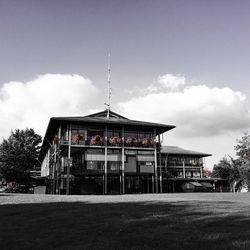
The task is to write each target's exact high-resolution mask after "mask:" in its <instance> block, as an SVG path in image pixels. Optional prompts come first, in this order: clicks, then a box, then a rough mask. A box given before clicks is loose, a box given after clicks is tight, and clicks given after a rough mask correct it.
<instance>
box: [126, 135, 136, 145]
mask: <svg viewBox="0 0 250 250" xmlns="http://www.w3.org/2000/svg"><path fill="white" fill-rule="evenodd" d="M136 143H137V139H136V138H135V137H133V136H129V137H128V138H127V140H126V146H129V147H132V146H136Z"/></svg>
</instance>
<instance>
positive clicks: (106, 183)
mask: <svg viewBox="0 0 250 250" xmlns="http://www.w3.org/2000/svg"><path fill="white" fill-rule="evenodd" d="M107 142H108V133H107V126H105V132H104V146H105V152H104V157H105V158H104V194H107V192H108V176H107V173H108V161H107V156H108V144H107Z"/></svg>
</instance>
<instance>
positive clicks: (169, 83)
mask: <svg viewBox="0 0 250 250" xmlns="http://www.w3.org/2000/svg"><path fill="white" fill-rule="evenodd" d="M157 82H158V83H159V84H160V85H161V86H162V87H163V88H167V89H170V90H176V89H178V87H180V86H182V85H185V84H186V79H185V76H182V75H180V74H178V75H172V74H165V75H163V76H158V79H157Z"/></svg>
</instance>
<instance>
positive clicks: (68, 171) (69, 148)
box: [66, 124, 71, 195]
mask: <svg viewBox="0 0 250 250" xmlns="http://www.w3.org/2000/svg"><path fill="white" fill-rule="evenodd" d="M68 132H69V146H68V165H67V179H66V181H67V185H66V194H67V195H69V174H70V158H71V124H70V125H69V128H68Z"/></svg>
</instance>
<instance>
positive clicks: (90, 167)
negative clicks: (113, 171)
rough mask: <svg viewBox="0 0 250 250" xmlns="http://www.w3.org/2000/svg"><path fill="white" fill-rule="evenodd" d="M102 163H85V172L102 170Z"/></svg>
mask: <svg viewBox="0 0 250 250" xmlns="http://www.w3.org/2000/svg"><path fill="white" fill-rule="evenodd" d="M103 169H104V162H102V161H87V170H103Z"/></svg>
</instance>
